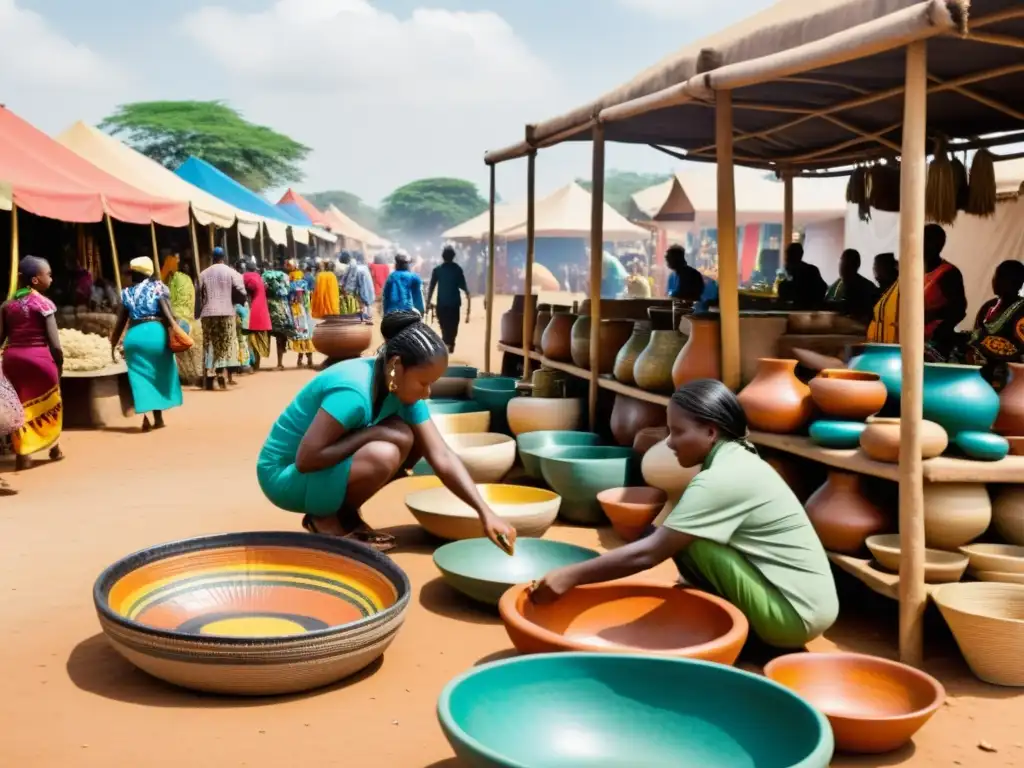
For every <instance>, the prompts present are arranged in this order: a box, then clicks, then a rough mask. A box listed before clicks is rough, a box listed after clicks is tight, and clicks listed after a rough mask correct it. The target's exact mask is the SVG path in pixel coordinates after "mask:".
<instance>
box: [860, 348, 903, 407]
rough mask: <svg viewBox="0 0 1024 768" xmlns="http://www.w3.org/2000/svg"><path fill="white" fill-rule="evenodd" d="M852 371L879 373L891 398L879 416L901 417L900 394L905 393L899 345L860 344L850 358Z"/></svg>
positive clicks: (887, 400)
mask: <svg viewBox="0 0 1024 768" xmlns="http://www.w3.org/2000/svg"><path fill="white" fill-rule="evenodd" d="M849 365H850V369H851V370H854V371H865V372H867V373H877V374H878V377H879V378H880V379H881V380H882V383H883V384H885V391H886V392H888V394H889V396H888V398H887V399H886V402H885V407H883V408H882V410H881V411H880V412H879V414H878V415H879V416H899V415H900V392H902V391H903V357H902V356H901V352H900V345H899V344H859V345H857V347H856V351H855V353H854V355H853V357H851V358H850V363H849Z"/></svg>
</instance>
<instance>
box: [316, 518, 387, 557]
mask: <svg viewBox="0 0 1024 768" xmlns="http://www.w3.org/2000/svg"><path fill="white" fill-rule="evenodd" d="M315 521H316V518H315V517H313V516H312V515H305V516H303V518H302V527H303V528H305V529H306V531H308V532H309V533H312V534H316V535H318V536H338V537H339V538H342V539H350V540H352V541H356V542H358V543H360V544H363V545H364V546H367V547H370V548H371V549H375V550H376V551H378V552H390V551H391V550H392V549H394V548H395V546H396V544H395V537H394V536H392V535H391V534H390V533H379V532H378V531H371V530H369V529H368V528H357V529H356V530H354V531H349V532H348V533H343V534H336V533H326V532H324V531H321V530H320V529H319V528H317V527H316V522H315Z"/></svg>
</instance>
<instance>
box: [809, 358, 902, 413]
mask: <svg viewBox="0 0 1024 768" xmlns="http://www.w3.org/2000/svg"><path fill="white" fill-rule="evenodd" d="M808 386H810V388H811V398H812V399H813V400H814V404H815V405H816V406H818V409H819V410H820V411H821V412H822V413H824V414H825V415H827V416H831V417H832V418H834V419H842V420H847V421H863V420H864V419H866V418H867V417H868V416H874V415H875V414H876V413H878V412H879V411H880V410H882V406H883V405H885V398H886V396H887V393H886V389H885V384H883V383H882V380H881V378H879V376H878V374H877V373H869V372H867V371H850V370H847V369H845V368H826V369H825V370H823V371H821V372H820V373H819V374H818V375H817V376H815V377H814V378H813V379H811V382H810V384H809V385H808Z"/></svg>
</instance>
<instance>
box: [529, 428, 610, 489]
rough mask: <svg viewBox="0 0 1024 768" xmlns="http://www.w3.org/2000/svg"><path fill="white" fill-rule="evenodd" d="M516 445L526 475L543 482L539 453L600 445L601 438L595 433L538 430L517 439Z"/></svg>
mask: <svg viewBox="0 0 1024 768" xmlns="http://www.w3.org/2000/svg"><path fill="white" fill-rule="evenodd" d="M516 443H517V444H518V446H519V458H520V459H522V461H523V469H524V470H526V474H527V475H529V476H530V477H532V478H534V479H536V480H543V479H544V475H543V474H542V473H541V471H540V459H539V458H538V457H537V453H538V452H539V451H541V450H543V449H544V448H554V447H559V446H565V447H570V446H588V445H600V444H601V436H600V435H598V434H596V433H594V432H572V431H558V430H538V431H537V432H527V433H526V434H524V435H520V436H519V437H517V438H516Z"/></svg>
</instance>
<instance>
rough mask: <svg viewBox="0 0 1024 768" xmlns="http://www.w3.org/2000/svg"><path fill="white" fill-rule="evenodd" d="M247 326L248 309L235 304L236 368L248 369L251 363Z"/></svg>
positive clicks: (242, 305)
mask: <svg viewBox="0 0 1024 768" xmlns="http://www.w3.org/2000/svg"><path fill="white" fill-rule="evenodd" d="M248 325H249V308H248V307H247V306H245V305H244V304H235V335H236V337H237V338H238V367H239V368H248V367H250V366H251V365H252V363H253V357H252V348H251V347H250V346H249V336H248V334H247V333H246V330H247V329H248V328H247V326H248Z"/></svg>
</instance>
